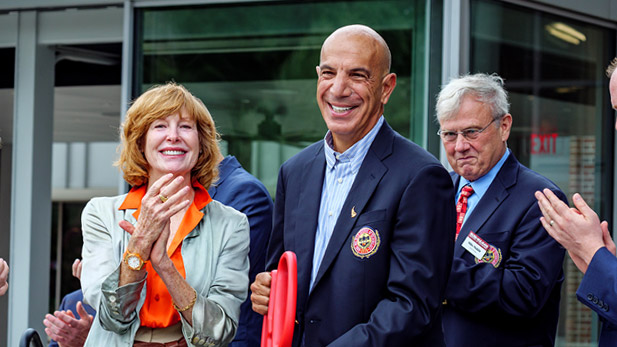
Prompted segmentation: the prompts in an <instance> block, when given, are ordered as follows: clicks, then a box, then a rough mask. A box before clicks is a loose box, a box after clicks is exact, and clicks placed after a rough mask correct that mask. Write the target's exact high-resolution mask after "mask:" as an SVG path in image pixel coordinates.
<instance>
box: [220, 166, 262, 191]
mask: <svg viewBox="0 0 617 347" xmlns="http://www.w3.org/2000/svg"><path fill="white" fill-rule="evenodd" d="M227 180H228V181H229V182H223V184H221V186H225V189H228V190H234V191H244V190H246V189H257V190H260V191H262V192H265V193H267V192H268V190H267V189H266V186H264V184H263V183H262V182H261V181H260V180H258V179H257V177H255V176H253V175H251V174H250V173H249V172H248V171H246V170H245V169H244V168H242V167H239V168H236V169H235V170H234V171H233V172H232V173H231V174H230V175H229V176H228V177H227ZM268 196H269V194H268Z"/></svg>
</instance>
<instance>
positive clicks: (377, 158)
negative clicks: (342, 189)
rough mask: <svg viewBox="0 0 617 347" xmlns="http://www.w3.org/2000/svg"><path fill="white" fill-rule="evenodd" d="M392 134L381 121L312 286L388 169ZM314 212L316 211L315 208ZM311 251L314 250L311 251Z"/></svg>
mask: <svg viewBox="0 0 617 347" xmlns="http://www.w3.org/2000/svg"><path fill="white" fill-rule="evenodd" d="M393 135H394V133H393V131H392V128H390V126H389V125H388V124H387V123H386V122H384V123H383V125H382V127H381V129H380V130H379V133H378V134H377V136H376V137H375V139H374V140H373V144H372V145H371V147H370V149H369V151H368V152H367V153H366V157H365V158H364V161H363V162H362V165H361V166H360V170H359V171H358V174H357V175H356V178H355V180H354V183H353V185H352V187H351V189H350V191H349V194H348V195H347V198H346V199H345V203H344V204H343V207H342V209H341V213H340V215H339V217H338V220H337V221H336V225H335V226H334V231H333V232H332V236H331V237H330V241H329V242H328V247H327V248H326V252H325V254H324V257H323V259H322V261H321V265H320V267H319V271H318V272H317V277H316V278H315V283H314V284H313V287H317V285H318V283H319V281H320V279H321V278H322V277H323V275H324V273H325V272H326V271H327V270H328V268H329V267H330V266H331V265H332V262H333V261H334V258H336V255H337V254H338V253H339V251H340V249H341V247H343V245H344V244H345V240H347V238H348V237H349V233H350V232H351V230H352V229H353V228H354V225H355V223H356V220H357V217H358V216H359V215H361V214H362V212H363V211H364V208H365V206H366V203H367V202H368V200H369V199H370V197H371V196H372V195H373V192H374V191H375V189H376V188H377V185H378V184H379V182H380V181H381V179H382V177H383V176H384V174H385V173H386V172H387V171H388V168H387V167H386V166H385V165H384V164H383V163H382V161H383V159H384V158H385V157H387V156H388V155H390V154H391V153H392V143H393ZM318 208H319V206H318ZM352 208H353V210H354V211H355V212H356V214H355V215H353V216H352V213H351V211H352ZM315 213H319V212H318V211H316V212H315ZM313 236H314V235H313ZM311 254H313V253H312V252H311Z"/></svg>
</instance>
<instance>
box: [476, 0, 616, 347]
mask: <svg viewBox="0 0 617 347" xmlns="http://www.w3.org/2000/svg"><path fill="white" fill-rule="evenodd" d="M471 5H472V7H471V9H472V11H471V60H470V61H471V66H470V70H471V71H473V72H487V73H492V72H496V73H498V74H499V75H501V76H502V77H503V78H504V79H505V86H506V89H507V90H508V92H509V96H510V103H511V110H510V113H511V114H512V117H513V126H512V133H511V134H510V139H509V140H508V146H509V147H510V148H511V149H512V151H513V153H514V154H515V155H516V157H517V158H518V159H519V160H520V161H521V162H522V163H523V164H524V165H526V166H528V167H529V168H531V169H532V170H535V171H538V172H540V173H541V174H543V175H545V176H547V177H548V178H550V179H551V180H552V181H554V182H555V183H556V184H557V185H558V186H559V187H560V188H561V189H562V190H563V191H564V192H565V193H566V194H567V195H568V197H571V196H572V194H573V193H575V192H579V193H581V194H582V195H583V197H584V198H585V199H586V200H587V202H588V203H590V204H591V205H592V206H593V207H594V209H595V210H596V211H599V212H600V215H601V218H603V219H609V220H610V217H611V214H610V211H611V210H610V209H611V198H612V184H611V180H612V173H611V172H610V171H609V169H608V168H610V167H611V165H610V164H611V162H612V160H611V158H612V156H613V154H612V145H611V144H612V142H613V140H612V139H613V127H612V123H611V122H612V117H613V116H612V111H611V108H610V101H609V98H608V79H607V78H606V77H605V76H604V68H605V66H606V65H607V64H608V62H609V61H610V59H611V58H612V56H613V55H614V52H615V46H614V42H615V34H614V31H612V30H609V29H605V28H602V27H599V26H596V25H591V24H588V23H584V22H580V21H575V20H572V19H569V18H563V17H560V16H556V15H553V14H550V13H544V12H540V11H536V10H532V9H527V8H523V7H517V6H512V5H507V4H503V3H499V2H493V1H484V0H476V1H472V3H471ZM566 258H567V259H566V264H565V268H564V269H565V272H566V282H565V283H564V285H563V288H562V289H563V290H562V300H561V319H560V324H559V328H558V339H557V341H558V343H557V344H558V345H566V344H568V345H571V344H573V343H574V344H576V345H577V346H587V345H595V342H596V341H597V321H596V318H595V315H593V314H592V313H591V311H590V310H589V309H587V308H586V307H585V306H584V305H582V304H581V303H579V302H578V301H577V300H576V296H575V292H576V288H577V287H578V284H579V282H580V280H581V278H582V275H581V273H580V272H579V271H578V270H577V269H576V267H575V266H574V264H573V263H572V261H571V260H570V259H569V257H566ZM577 343H580V344H577Z"/></svg>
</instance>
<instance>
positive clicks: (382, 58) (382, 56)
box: [321, 24, 392, 74]
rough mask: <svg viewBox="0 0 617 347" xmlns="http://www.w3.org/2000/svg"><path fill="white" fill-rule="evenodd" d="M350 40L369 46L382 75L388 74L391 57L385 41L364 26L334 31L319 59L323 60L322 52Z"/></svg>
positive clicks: (351, 26)
mask: <svg viewBox="0 0 617 347" xmlns="http://www.w3.org/2000/svg"><path fill="white" fill-rule="evenodd" d="M352 38H356V39H360V40H361V42H363V43H364V44H367V45H370V47H372V48H373V52H374V54H375V55H376V57H375V58H376V60H377V62H378V64H379V67H380V68H381V69H382V70H383V73H384V74H387V73H389V72H390V68H391V65H392V55H391V54H390V48H389V47H388V44H387V43H386V41H385V40H384V39H383V37H381V35H379V34H378V33H377V32H376V31H375V30H373V29H372V28H370V27H367V26H366V25H361V24H353V25H347V26H344V27H341V28H338V29H336V30H335V31H334V32H333V33H332V34H330V36H328V38H326V40H325V41H324V43H323V45H322V46H321V58H322V59H323V54H324V50H325V49H327V48H328V47H331V46H332V45H337V44H338V43H339V42H341V40H342V41H348V40H350V39H352Z"/></svg>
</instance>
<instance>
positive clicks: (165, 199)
mask: <svg viewBox="0 0 617 347" xmlns="http://www.w3.org/2000/svg"><path fill="white" fill-rule="evenodd" d="M159 199H161V201H162V202H163V203H165V201H167V200H168V198H167V197H166V196H165V195H163V194H159ZM551 225H553V224H551Z"/></svg>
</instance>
